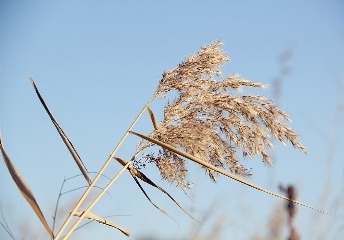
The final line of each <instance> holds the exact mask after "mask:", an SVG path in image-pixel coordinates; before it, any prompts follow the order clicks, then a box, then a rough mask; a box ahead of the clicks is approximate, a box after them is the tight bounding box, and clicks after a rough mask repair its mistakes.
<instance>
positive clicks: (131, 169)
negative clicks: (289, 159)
mask: <svg viewBox="0 0 344 240" xmlns="http://www.w3.org/2000/svg"><path fill="white" fill-rule="evenodd" d="M115 159H116V160H117V161H118V162H119V163H120V164H122V165H123V166H125V165H126V164H127V161H125V160H124V159H121V158H118V157H115ZM128 170H129V172H130V174H131V176H132V177H133V178H134V180H135V181H136V177H138V178H139V179H141V180H142V181H144V182H146V183H148V184H149V185H151V186H153V187H155V188H157V189H159V190H160V191H161V192H163V193H164V194H166V195H167V196H168V197H169V198H170V199H171V200H172V201H173V202H174V203H175V204H176V205H177V206H178V207H179V208H180V209H181V210H182V211H183V212H185V213H186V214H187V215H188V216H189V217H191V218H192V219H193V220H195V221H196V222H198V221H197V220H196V219H195V218H194V217H193V216H191V214H190V213H188V212H187V211H186V210H185V209H184V208H183V207H182V206H181V205H180V204H179V202H177V201H176V200H175V199H174V198H173V197H172V196H171V195H170V194H169V193H168V192H167V191H166V190H165V189H163V188H162V187H160V186H158V185H156V184H155V183H154V182H153V181H152V180H150V179H149V178H148V177H147V176H146V175H145V174H144V173H142V172H141V171H139V170H137V169H136V168H134V167H133V165H129V167H128ZM136 183H138V182H136ZM140 188H141V187H140ZM141 189H142V188H141ZM142 190H143V189H142Z"/></svg>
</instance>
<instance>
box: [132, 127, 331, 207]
mask: <svg viewBox="0 0 344 240" xmlns="http://www.w3.org/2000/svg"><path fill="white" fill-rule="evenodd" d="M130 133H131V134H133V135H136V136H138V137H140V138H143V139H145V140H147V141H149V142H151V143H154V144H156V145H158V146H160V147H162V148H165V149H167V150H169V151H171V152H174V153H176V154H178V155H181V156H183V157H185V158H187V159H190V160H191V161H194V162H196V163H198V164H201V165H202V166H204V167H207V168H209V169H211V170H214V171H216V172H218V173H220V174H222V175H225V176H227V177H229V178H231V179H233V180H235V181H238V182H240V183H243V184H245V185H247V186H249V187H252V188H254V189H256V190H259V191H261V192H264V193H268V194H270V195H273V196H275V197H278V198H282V199H284V200H287V201H290V202H293V203H295V204H298V205H301V206H303V207H306V208H310V209H312V210H315V211H317V212H321V213H325V212H324V211H322V210H320V209H317V208H314V207H311V206H309V205H306V204H304V203H302V202H299V201H296V200H295V199H290V198H287V197H285V196H282V195H279V194H277V193H274V192H271V191H269V190H266V189H264V188H261V187H259V186H257V185H255V184H253V183H251V182H249V181H246V180H245V179H242V178H240V177H238V176H236V175H234V174H232V173H229V172H227V171H225V170H223V169H221V168H217V167H215V166H214V165H212V164H210V163H208V162H206V161H204V160H202V159H200V158H197V157H195V156H193V155H191V154H188V153H186V152H184V151H181V150H179V149H178V148H175V147H173V146H171V145H169V144H166V143H163V142H161V141H159V140H156V139H153V138H150V137H148V136H145V135H142V134H139V133H136V132H133V131H130Z"/></svg>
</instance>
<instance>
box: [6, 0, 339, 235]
mask: <svg viewBox="0 0 344 240" xmlns="http://www.w3.org/2000/svg"><path fill="white" fill-rule="evenodd" d="M343 23H344V2H343V1H0V127H1V131H2V135H3V141H4V145H5V147H6V150H7V153H8V154H9V156H10V157H11V159H12V161H13V162H14V163H15V164H16V166H17V168H18V169H19V170H20V172H21V173H22V175H23V176H24V178H25V179H26V181H27V182H28V184H29V185H30V187H31V189H32V190H33V192H34V193H35V195H36V199H37V201H38V202H39V204H40V206H41V209H42V211H43V212H44V214H45V216H46V218H47V219H48V222H49V223H51V222H52V218H51V216H52V214H53V210H54V206H55V201H56V197H57V195H58V191H59V189H60V186H61V183H62V181H63V179H64V177H70V176H73V175H75V174H78V173H79V170H78V168H77V167H76V165H75V163H74V162H73V160H72V158H71V156H70V155H69V152H68V150H67V149H66V147H65V146H64V144H63V142H62V141H61V139H60V138H59V136H58V133H57V132H56V130H55V129H54V127H53V125H52V123H51V122H50V121H49V118H48V116H47V114H46V113H45V112H44V110H43V108H42V106H41V105H40V103H39V101H38V99H37V97H36V96H35V93H34V91H33V89H32V87H31V84H30V82H29V77H33V78H34V79H35V81H36V84H37V85H38V87H39V89H40V91H41V94H42V95H43V97H44V98H45V100H46V101H47V104H48V105H49V107H50V108H51V110H52V112H53V114H54V116H55V117H56V118H57V120H58V121H59V123H60V125H61V127H62V128H63V129H64V131H65V132H66V133H67V135H68V136H69V138H70V139H71V141H72V142H73V144H74V146H75V147H76V149H77V150H78V152H79V154H80V155H81V157H82V159H83V161H84V163H85V165H86V166H87V168H88V170H89V171H97V170H99V169H100V167H101V165H102V163H103V162H104V161H105V160H106V159H107V157H108V155H109V154H110V153H111V152H112V149H113V148H114V147H115V146H116V143H117V142H118V140H119V139H120V138H121V136H122V135H123V134H124V132H125V130H126V129H127V128H128V127H129V125H130V123H131V122H132V120H133V119H134V118H135V116H136V115H137V113H138V112H139V110H140V109H141V108H142V107H143V105H144V104H145V103H146V101H147V100H148V99H149V98H150V97H151V95H152V94H153V92H154V91H155V88H156V86H157V83H158V81H159V80H160V78H161V74H162V73H163V72H164V71H165V70H168V69H171V68H174V67H175V66H176V65H177V64H178V63H180V62H181V61H182V60H183V59H184V58H185V57H187V56H188V55H190V54H193V53H195V52H197V51H198V49H199V48H200V47H201V46H203V45H206V44H209V43H211V42H215V41H218V40H221V41H223V43H224V46H223V48H224V50H225V51H226V52H227V53H228V54H229V56H230V58H231V62H230V64H227V65H226V66H225V67H224V69H223V72H224V75H225V76H226V75H228V74H234V73H240V74H241V76H243V77H244V78H247V79H250V80H253V81H257V82H262V83H266V84H272V85H273V83H274V80H275V79H276V78H278V79H280V81H281V89H280V94H278V95H276V94H273V91H272V90H273V87H271V88H269V89H267V90H261V91H258V92H255V93H258V94H260V95H264V96H266V97H268V98H271V99H273V100H274V101H275V102H278V104H279V105H280V106H281V108H282V109H283V110H285V111H286V112H287V113H289V114H290V116H291V118H292V119H293V122H292V123H291V126H292V127H293V128H294V129H295V130H296V131H297V132H298V133H299V134H300V136H301V137H300V139H301V141H302V143H303V144H304V145H305V146H307V147H308V149H309V153H308V154H307V155H304V154H302V153H300V152H299V151H297V150H294V149H293V148H292V147H291V146H290V145H288V146H287V147H284V146H281V145H279V144H276V147H275V152H274V158H275V160H276V163H275V166H274V168H273V169H268V168H266V167H264V166H263V164H262V163H261V161H260V159H255V160H254V161H249V162H247V163H245V164H247V166H248V167H251V168H252V173H253V177H252V179H251V180H252V182H254V183H255V184H258V185H260V186H262V187H264V188H268V189H270V190H272V191H276V192H278V184H295V185H296V186H297V188H298V198H299V200H301V201H303V202H305V203H307V204H309V205H312V206H315V207H319V208H322V209H324V210H325V211H328V212H331V213H334V214H335V215H334V216H324V215H319V214H318V213H315V212H314V211H312V210H309V209H304V208H299V209H298V215H297V219H296V226H297V230H298V231H299V233H300V235H301V236H303V239H317V238H315V237H316V236H318V237H321V236H324V237H325V238H326V239H340V238H339V236H340V234H341V235H344V230H343V228H344V221H343V219H344V213H343V209H344V207H343V204H344V203H343V201H344V200H343V192H344V189H343V188H344V185H343V182H344V163H343V155H344V134H343V133H344V129H343V119H342V111H343V95H344V87H343V86H344V84H343V82H344V71H343V69H344V25H343ZM285 52H289V53H292V55H291V57H290V58H289V59H287V60H285V61H282V60H281V55H283V53H285ZM283 69H289V70H290V73H289V74H288V75H283V74H282V72H283ZM249 92H250V91H249V90H248V93H249ZM153 110H154V111H155V114H156V115H157V117H158V118H159V119H161V117H162V108H161V104H155V105H153ZM135 130H137V131H139V132H143V133H149V131H151V125H150V124H149V121H148V116H147V114H145V115H144V117H143V118H142V120H141V121H140V123H139V124H138V126H137V127H136V128H135ZM333 139H335V141H334V140H333ZM137 142H138V139H137V138H135V137H130V138H128V141H127V142H126V144H125V145H124V146H123V148H121V150H120V151H119V153H118V156H121V157H124V158H129V157H130V156H131V155H130V154H131V153H132V152H133V151H134V149H135V145H136V144H137ZM118 170H119V166H118V164H113V165H110V170H109V171H107V173H106V174H107V175H111V174H115V173H116V171H118ZM145 173H147V175H149V176H150V177H151V178H152V179H154V180H155V181H157V182H158V183H159V184H161V185H162V186H164V187H166V188H167V189H168V190H169V191H170V192H171V194H172V195H173V196H175V197H176V199H178V200H179V201H180V203H182V204H183V205H184V206H185V207H186V208H187V209H193V213H194V215H195V216H196V217H197V218H198V219H202V218H203V217H204V216H206V219H207V221H206V222H205V223H204V224H202V225H201V226H200V229H201V230H200V235H203V236H205V238H204V239H206V238H207V237H206V236H208V235H209V233H211V231H212V229H213V225H214V224H215V225H216V222H217V221H220V222H221V223H222V224H223V228H222V230H221V238H220V239H252V238H251V237H253V236H258V235H259V236H268V232H269V228H268V226H269V218H271V216H272V215H273V213H274V212H276V209H278V208H281V206H283V204H284V202H283V201H282V200H280V199H275V198H273V197H271V196H268V195H266V194H263V193H260V192H257V191H256V190H253V189H250V188H248V187H246V186H243V185H241V184H239V183H236V182H233V181H231V180H230V179H226V178H224V177H221V178H220V179H219V183H218V184H213V183H212V182H211V181H210V180H208V179H207V178H206V177H205V176H204V175H203V173H199V172H198V171H197V168H195V171H194V172H193V174H192V178H193V179H194V182H195V188H194V190H193V192H190V195H192V196H193V198H194V202H192V201H190V200H189V199H188V198H187V197H186V196H185V195H184V193H182V192H181V191H180V190H178V189H176V188H175V187H174V186H168V185H167V184H165V183H164V182H162V181H160V176H159V174H158V172H157V170H156V169H154V167H153V166H150V167H148V168H147V169H145ZM92 176H94V175H92ZM105 182H106V181H105V180H103V183H105ZM84 184H85V182H84V180H83V179H82V178H81V177H79V178H77V179H74V180H70V181H68V182H67V183H66V186H65V189H66V190H68V189H72V188H74V187H78V186H84ZM145 188H146V190H147V191H148V193H149V194H150V196H151V198H152V199H153V200H155V202H156V203H157V204H158V205H159V206H161V207H162V208H164V209H165V210H167V211H168V212H170V213H171V214H172V215H173V216H174V217H175V218H176V219H177V220H178V222H179V224H180V225H179V226H178V225H176V224H175V223H174V222H173V221H172V220H171V219H169V218H167V217H165V216H164V215H163V214H161V213H160V212H158V211H157V210H156V209H154V207H153V206H152V205H151V204H150V203H149V202H148V201H147V200H146V199H145V198H144V196H143V194H142V193H141V192H139V190H138V188H137V186H136V185H135V184H134V182H133V181H132V179H131V178H130V177H129V176H128V174H125V175H123V177H121V178H120V180H119V181H118V182H116V183H115V185H114V186H113V187H112V188H111V190H110V194H111V197H110V196H108V195H107V196H105V197H104V199H103V200H102V201H101V202H100V203H99V205H97V206H96V208H95V209H94V211H93V212H95V213H97V214H99V215H102V216H105V215H129V216H114V217H112V218H110V220H111V221H113V222H115V223H117V224H119V225H120V226H123V227H125V228H127V229H128V230H130V231H131V233H132V237H131V239H142V238H143V237H145V236H155V237H158V238H157V239H163V238H164V239H188V238H189V237H190V233H191V232H192V229H193V228H194V227H195V223H193V222H192V221H191V220H190V219H189V218H188V216H186V215H185V214H184V213H183V212H181V211H180V210H178V208H176V207H175V206H174V205H173V203H172V202H171V201H169V199H168V198H166V197H164V196H163V195H162V194H160V193H159V192H157V191H155V190H152V189H150V188H149V187H147V186H146V187H145ZM82 191H83V190H78V191H74V192H73V193H71V194H68V195H64V197H63V198H62V203H61V204H62V206H63V210H64V212H65V213H67V212H68V211H70V209H69V207H70V206H71V205H72V203H71V201H72V202H73V201H75V199H76V198H77V197H78V196H80V194H81V193H82ZM324 192H326V196H327V197H326V198H324V195H325V194H324ZM0 206H1V208H2V210H3V213H4V216H5V217H6V219H7V221H8V223H9V225H10V226H11V229H12V231H13V232H14V233H15V235H16V236H17V238H18V239H22V238H23V237H25V238H26V239H34V237H35V236H36V234H37V233H40V236H39V237H38V239H46V238H47V236H46V235H45V233H44V230H43V229H42V227H41V225H40V223H39V221H38V219H37V218H36V216H34V214H33V212H32V210H31V209H30V207H29V205H28V204H27V203H26V202H25V201H24V199H23V198H22V197H21V195H20V193H19V192H18V191H17V189H16V187H15V185H14V183H13V181H12V179H11V178H10V175H9V173H8V172H7V169H6V167H5V164H4V163H0ZM209 211H211V213H210V214H209V213H208V212H209ZM95 236H98V237H95ZM99 236H100V237H99ZM110 237H111V238H112V239H127V238H126V237H125V236H124V235H122V234H121V233H119V232H118V231H116V230H113V229H109V228H107V227H104V226H101V225H98V224H96V223H93V224H91V225H88V226H87V227H85V228H83V229H81V230H79V231H77V232H76V233H75V235H73V238H72V239H100V238H102V239H110ZM0 239H9V238H8V236H7V235H6V234H5V232H4V231H3V229H0ZM318 239H321V238H318Z"/></svg>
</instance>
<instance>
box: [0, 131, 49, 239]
mask: <svg viewBox="0 0 344 240" xmlns="http://www.w3.org/2000/svg"><path fill="white" fill-rule="evenodd" d="M0 149H1V153H2V157H3V159H4V161H5V164H6V166H7V169H8V171H9V172H10V174H11V177H12V179H13V181H14V182H15V184H16V185H17V187H18V189H19V191H20V193H21V194H22V195H23V197H24V198H25V200H26V201H27V202H28V203H29V204H30V206H31V208H32V209H33V211H34V212H35V213H36V215H37V217H38V218H39V220H40V221H41V222H42V224H43V226H44V227H45V229H46V230H47V232H48V233H49V235H50V236H51V237H52V238H54V234H53V232H52V231H51V229H50V227H49V225H48V223H47V221H46V220H45V218H44V215H43V213H42V211H41V209H40V208H39V206H38V203H37V201H36V199H35V197H34V195H33V193H32V191H31V189H30V187H29V186H28V185H27V183H26V182H25V180H24V179H23V177H22V176H21V175H20V173H19V172H18V170H17V168H16V167H15V165H14V164H13V163H12V161H11V160H10V158H9V157H8V155H7V153H6V151H5V149H4V147H3V145H2V139H1V134H0Z"/></svg>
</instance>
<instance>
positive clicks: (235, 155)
mask: <svg viewBox="0 0 344 240" xmlns="http://www.w3.org/2000/svg"><path fill="white" fill-rule="evenodd" d="M221 46H222V43H221V42H217V43H214V44H210V45H208V46H205V47H203V48H201V50H200V51H199V52H198V53H197V54H195V55H192V56H190V57H188V58H187V59H186V60H185V61H184V62H182V63H181V64H180V65H179V66H178V67H176V68H175V69H173V70H171V71H167V72H165V73H164V74H163V77H162V79H161V80H160V82H159V85H158V87H157V90H156V92H155V93H154V95H153V97H152V98H151V99H150V100H149V101H148V103H147V104H146V105H145V106H144V107H143V109H142V111H141V112H140V113H139V114H138V116H137V118H136V119H135V120H134V122H133V123H132V124H131V126H130V127H129V129H128V130H127V131H126V133H125V134H124V136H123V137H122V139H121V140H120V141H119V143H118V145H117V146H116V148H115V149H114V150H113V152H112V153H111V155H110V157H109V158H108V159H107V160H106V162H105V163H104V165H103V167H102V168H101V169H100V170H99V171H98V173H97V176H96V177H95V178H94V179H93V180H91V178H90V177H89V175H88V172H87V169H86V167H85V165H84V164H83V162H82V160H81V159H80V157H79V155H78V153H77V151H76V150H75V148H74V147H73V145H72V143H71V142H70V140H69V139H68V137H67V135H66V134H65V133H64V132H63V130H62V128H61V127H60V126H59V124H58V123H57V121H56V119H55V118H54V117H53V115H52V113H51V111H50V110H49V108H48V106H47V104H46V103H45V101H44V100H43V98H42V96H41V94H40V93H39V91H38V88H37V87H36V85H35V83H34V81H33V80H32V84H33V86H34V89H35V91H36V94H37V96H38V97H39V100H40V102H41V103H42V105H43V107H44V109H45V110H46V112H47V113H48V115H49V117H50V119H51V121H52V123H53V124H54V126H55V127H56V129H57V131H58V133H59V135H60V136H61V138H62V140H63V141H64V143H65V145H66V146H67V148H68V149H69V151H70V153H71V154H72V156H73V158H74V160H75V162H76V164H77V165H78V167H79V169H80V170H81V172H82V174H83V176H84V177H85V180H86V182H87V184H88V188H87V190H86V191H85V192H84V194H83V195H82V196H81V197H80V199H79V201H78V203H77V204H76V206H75V207H74V209H73V210H72V212H71V213H70V214H69V216H68V217H67V219H65V221H64V223H63V225H62V226H61V228H60V229H59V230H58V231H57V232H54V231H52V230H51V229H50V228H49V226H48V225H47V224H46V221H45V220H44V216H43V214H42V213H41V212H40V210H39V207H38V204H37V202H36V201H35V200H34V197H33V194H32V193H31V191H29V188H28V186H27V185H26V184H25V181H24V179H23V178H22V177H21V176H20V174H19V172H18V171H16V170H15V167H14V165H13V163H12V162H11V160H10V159H9V157H8V155H7V153H6V152H5V149H4V147H3V144H2V141H1V142H0V147H1V152H2V155H3V158H4V160H5V163H6V165H7V167H8V169H9V172H10V173H11V176H12V178H13V180H14V181H15V183H16V185H17V187H18V188H19V190H20V191H21V193H22V194H23V196H24V197H25V199H26V200H27V201H28V202H29V203H30V205H31V206H32V208H33V209H34V211H35V212H36V214H37V216H38V217H39V218H40V219H41V221H42V223H43V225H44V226H45V227H46V229H47V231H48V233H49V234H50V236H51V239H60V238H62V239H67V238H68V237H69V236H70V235H71V234H72V232H73V231H75V229H76V228H77V227H78V225H79V224H80V223H81V221H82V219H83V218H89V219H92V220H95V221H97V222H100V223H102V224H106V225H108V226H111V227H114V228H116V229H118V230H120V231H121V232H122V233H124V234H125V235H127V236H129V232H128V231H127V230H125V229H124V228H122V227H120V226H118V225H116V224H114V223H111V222H109V221H108V220H106V219H104V218H102V217H99V216H97V215H95V214H94V213H92V212H91V209H92V208H93V206H94V205H95V204H96V203H97V202H98V201H99V199H100V198H101V197H102V196H103V195H104V194H105V193H106V191H107V190H108V189H109V188H110V187H111V185H112V184H113V183H114V182H115V181H116V180H117V179H118V177H119V176H120V175H121V174H122V173H123V172H124V171H125V170H128V171H129V172H130V174H131V176H132V177H133V178H134V180H135V182H136V183H137V184H138V186H139V188H140V190H141V191H142V192H143V193H144V194H145V196H146V197H147V199H148V200H149V201H150V202H151V203H152V204H153V205H154V206H155V207H156V208H157V209H159V210H160V211H161V212H163V213H164V214H166V215H168V216H170V215H169V214H168V213H167V212H165V211H164V210H162V209H160V208H159V207H158V206H157V205H155V204H154V203H153V202H152V200H151V199H150V198H149V196H148V195H147V193H146V192H145V191H144V190H143V188H142V186H141V184H140V181H141V182H144V183H146V184H148V185H150V186H152V187H155V188H157V189H159V190H160V191H161V192H162V193H164V194H165V195H166V196H168V197H169V198H170V199H171V200H172V201H173V202H174V203H175V204H177V205H178V206H179V207H180V208H181V209H182V210H183V211H184V212H186V211H185V210H184V209H183V208H182V207H181V206H180V204H179V203H178V202H177V201H176V200H175V199H174V198H173V197H172V196H171V195H170V194H169V193H167V192H166V191H165V190H164V189H162V188H161V187H160V186H158V185H157V184H155V183H154V182H153V181H151V180H150V179H149V178H148V177H147V176H146V175H144V174H143V173H142V172H141V171H140V170H141V169H140V168H142V166H147V165H149V164H153V165H155V166H156V168H157V169H158V170H159V172H160V174H161V176H162V179H164V180H166V181H167V182H169V183H176V184H177V186H179V187H180V188H182V189H184V188H185V187H187V186H188V169H187V164H186V161H193V162H195V163H197V164H200V165H201V166H202V167H203V169H204V171H205V172H206V173H207V174H208V175H209V177H210V178H211V179H212V180H213V181H216V179H217V175H218V174H222V175H224V176H227V177H229V178H231V179H234V180H235V181H238V182H240V183H243V184H245V185H248V186H250V187H252V188H255V189H257V190H259V191H263V192H265V193H268V194H271V195H273V196H276V197H280V198H283V199H285V200H287V201H289V202H290V203H292V205H291V206H294V205H293V204H300V205H302V206H305V207H309V206H307V205H305V204H303V203H301V202H298V201H296V200H295V198H294V196H293V195H288V196H287V197H285V196H283V195H279V194H277V193H274V192H271V191H268V190H265V189H263V188H261V187H259V186H256V185H254V184H252V183H251V182H249V181H247V180H246V179H244V177H247V176H249V175H250V172H249V171H248V170H247V169H246V168H245V166H243V165H242V164H241V163H240V162H241V160H242V159H243V158H255V157H257V156H260V157H261V159H262V161H263V163H264V164H266V165H268V166H271V156H270V153H269V151H270V149H271V148H272V142H271V139H277V140H278V141H279V142H281V143H283V144H286V143H287V142H290V143H291V144H292V145H293V146H294V147H296V148H298V149H299V150H301V151H303V152H305V151H306V149H305V148H304V147H303V146H302V145H301V143H300V142H299V140H298V136H297V134H296V132H294V131H293V130H292V129H291V128H290V127H288V126H287V125H286V122H287V121H288V120H289V118H288V115H287V114H286V113H284V112H283V111H281V110H279V108H278V107H277V106H275V105H274V104H273V103H272V102H271V101H269V100H267V99H266V98H264V97H261V96H256V95H249V94H245V95H244V94H241V92H242V91H243V88H246V87H250V88H265V87H266V86H265V85H263V84H261V83H255V82H251V81H248V80H245V79H242V78H240V77H239V75H232V76H228V77H225V78H223V79H222V80H221V79H220V76H221V67H222V65H223V64H225V63H226V62H228V61H229V58H228V57H227V55H226V54H225V53H224V51H223V50H222V48H221ZM161 97H163V98H166V97H167V98H169V101H168V104H167V105H166V106H165V108H164V110H163V113H164V115H163V120H162V121H161V122H160V123H158V121H157V120H156V118H155V116H154V113H153V111H152V109H151V108H150V107H149V105H150V103H151V102H152V101H154V100H156V99H158V98H161ZM145 111H147V112H148V113H149V115H150V117H151V120H152V128H153V132H152V133H151V134H149V135H143V134H140V133H136V132H133V131H132V128H133V126H134V125H135V124H136V122H137V121H138V120H139V119H140V117H141V116H142V114H143V113H144V112H145ZM129 134H133V135H136V136H138V137H140V138H141V139H142V141H141V143H140V145H139V147H138V150H137V152H136V153H133V157H132V159H130V160H129V161H126V160H124V159H122V158H120V157H119V156H116V153H117V151H118V149H119V148H120V147H121V145H122V144H123V143H124V141H125V139H126V137H127V136H128V135H129ZM114 160H116V161H117V162H118V163H120V164H121V165H122V166H123V168H122V169H121V171H120V172H119V173H118V174H117V175H116V176H114V177H113V178H112V179H111V181H110V183H109V184H108V185H107V186H105V187H103V190H102V192H101V193H100V194H99V195H98V197H96V198H95V200H94V201H93V202H92V203H90V205H89V207H88V208H86V209H85V210H84V211H81V210H79V208H80V206H81V204H82V203H83V202H84V200H85V198H86V196H87V195H88V194H89V193H90V191H91V189H92V188H94V187H95V184H96V183H97V181H98V179H99V178H100V176H101V175H102V174H103V172H104V170H105V169H106V168H107V166H108V164H109V163H110V162H111V161H114ZM139 180H140V181H139ZM309 208H312V207H309ZM312 209H314V210H317V209H315V208H312ZM317 211H320V212H322V211H321V210H317ZM186 213H187V212H186ZM187 214H189V213H187ZM189 215H190V214H189ZM75 217H76V218H77V220H76V221H74V222H73V223H72V219H73V218H75ZM190 217H191V215H190ZM71 223H72V224H71ZM70 225H72V226H70ZM68 226H69V229H68V230H66V229H67V228H68ZM2 227H4V225H2ZM4 228H5V229H6V227H4ZM294 239H295V238H294Z"/></svg>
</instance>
